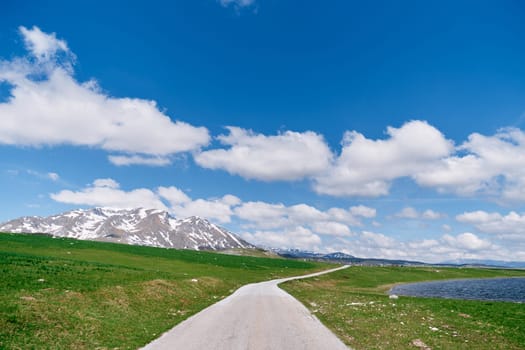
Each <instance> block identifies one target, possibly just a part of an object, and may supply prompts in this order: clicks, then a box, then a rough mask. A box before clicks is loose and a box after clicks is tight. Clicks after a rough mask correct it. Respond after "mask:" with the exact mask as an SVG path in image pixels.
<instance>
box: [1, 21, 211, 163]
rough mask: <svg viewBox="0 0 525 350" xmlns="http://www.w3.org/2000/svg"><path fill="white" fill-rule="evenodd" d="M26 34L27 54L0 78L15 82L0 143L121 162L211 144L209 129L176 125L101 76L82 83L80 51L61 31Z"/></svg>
mask: <svg viewBox="0 0 525 350" xmlns="http://www.w3.org/2000/svg"><path fill="white" fill-rule="evenodd" d="M20 33H21V35H22V37H23V39H24V42H25V45H26V48H27V49H28V51H29V54H28V56H27V57H22V58H15V59H12V60H11V61H0V82H4V83H7V84H8V86H9V87H10V91H9V93H10V96H9V97H8V99H7V100H6V101H5V102H2V103H0V144H6V145H16V146H31V147H39V146H44V145H45V146H55V145H62V144H66V145H74V146H87V147H94V148H100V149H103V150H106V151H111V152H118V153H121V154H117V155H114V156H113V158H111V160H112V162H113V163H116V164H119V165H124V164H148V165H165V164H166V163H167V161H166V160H167V158H166V156H168V155H171V154H175V153H178V152H186V151H192V150H196V149H198V148H200V147H201V146H204V145H206V144H207V143H208V142H209V134H208V130H207V129H206V128H204V127H195V126H192V125H190V124H188V123H184V122H181V121H176V122H173V121H172V120H171V119H170V118H169V117H168V116H167V115H166V114H164V113H163V112H161V111H160V110H159V108H158V107H157V104H156V102H155V101H150V100H143V99H139V98H129V97H123V98H117V97H112V96H109V95H107V94H105V93H103V92H102V91H101V89H100V88H99V87H98V84H97V82H96V81H95V80H89V81H86V82H79V81H77V80H75V78H74V77H73V71H72V66H73V63H74V62H73V60H72V57H74V55H73V54H72V53H71V52H70V51H69V47H68V46H67V44H66V42H65V41H64V40H59V39H57V38H56V35H55V34H54V33H53V34H46V33H44V32H42V31H41V30H40V29H39V28H38V27H33V28H31V29H28V28H25V27H20ZM59 58H60V59H59ZM145 156H148V157H149V158H144V157H145ZM126 157H127V158H126ZM151 157H153V158H151ZM155 157H157V158H155ZM155 163H156V164H155Z"/></svg>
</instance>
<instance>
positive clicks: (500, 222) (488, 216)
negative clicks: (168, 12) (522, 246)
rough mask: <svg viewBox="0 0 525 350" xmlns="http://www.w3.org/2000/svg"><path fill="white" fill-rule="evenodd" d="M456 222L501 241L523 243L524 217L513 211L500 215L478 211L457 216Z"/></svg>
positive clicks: (524, 231) (524, 235)
mask: <svg viewBox="0 0 525 350" xmlns="http://www.w3.org/2000/svg"><path fill="white" fill-rule="evenodd" d="M456 220H457V221H459V222H462V223H466V224H471V225H473V226H474V227H476V229H478V230H479V231H480V232H483V233H489V234H495V235H497V236H498V237H500V238H503V239H511V240H521V241H525V215H523V214H518V213H516V212H515V211H511V212H509V213H508V214H507V215H501V214H500V213H496V212H493V213H488V212H486V211H482V210H478V211H472V212H465V213H463V214H460V215H457V216H456Z"/></svg>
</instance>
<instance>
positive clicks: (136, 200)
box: [51, 179, 168, 210]
mask: <svg viewBox="0 0 525 350" xmlns="http://www.w3.org/2000/svg"><path fill="white" fill-rule="evenodd" d="M51 198H52V199H53V200H55V201H57V202H61V203H68V204H76V205H89V206H101V207H112V208H136V207H144V208H154V209H162V210H167V209H168V208H167V207H166V206H165V205H164V203H162V201H161V200H160V199H159V197H158V195H157V194H156V193H155V192H153V191H151V190H149V189H145V188H139V189H135V190H132V191H124V190H121V189H120V186H119V184H118V183H117V182H116V181H114V180H113V179H97V180H95V181H94V182H93V184H92V185H90V186H88V187H86V188H84V189H82V190H80V191H76V192H75V191H71V190H63V191H60V192H58V193H53V194H51Z"/></svg>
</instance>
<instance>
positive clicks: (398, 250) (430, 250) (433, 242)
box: [328, 231, 525, 263]
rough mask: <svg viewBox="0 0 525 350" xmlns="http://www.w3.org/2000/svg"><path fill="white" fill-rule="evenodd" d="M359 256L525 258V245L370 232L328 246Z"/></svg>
mask: <svg viewBox="0 0 525 350" xmlns="http://www.w3.org/2000/svg"><path fill="white" fill-rule="evenodd" d="M328 249H329V250H331V251H343V252H345V253H347V254H351V255H354V256H359V257H367V258H387V259H403V260H417V261H424V262H435V263H437V262H446V261H454V260H458V259H494V260H507V261H508V260H516V261H520V260H523V259H525V247H521V248H518V249H512V248H511V249H509V248H506V247H502V246H498V245H496V244H494V243H492V242H490V241H489V240H485V239H482V238H480V237H478V236H476V235H475V234H472V233H469V232H466V233H462V234H459V235H457V236H453V235H448V234H446V235H443V236H442V237H441V238H431V239H428V238H427V239H422V240H413V241H407V242H405V241H399V240H397V239H394V238H393V237H389V236H387V235H384V234H381V233H375V232H369V231H363V232H360V233H357V234H356V235H355V236H353V237H351V238H342V239H341V240H340V243H339V244H334V245H332V246H330V247H328Z"/></svg>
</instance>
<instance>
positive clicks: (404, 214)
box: [395, 207, 419, 219]
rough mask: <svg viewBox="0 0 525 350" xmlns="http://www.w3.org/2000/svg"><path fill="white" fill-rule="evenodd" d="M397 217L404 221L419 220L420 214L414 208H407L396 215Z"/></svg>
mask: <svg viewBox="0 0 525 350" xmlns="http://www.w3.org/2000/svg"><path fill="white" fill-rule="evenodd" d="M395 217H398V218H403V219H417V218H418V217H419V213H418V212H417V210H416V209H414V208H412V207H405V208H403V209H401V211H400V212H399V213H397V214H395Z"/></svg>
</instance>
